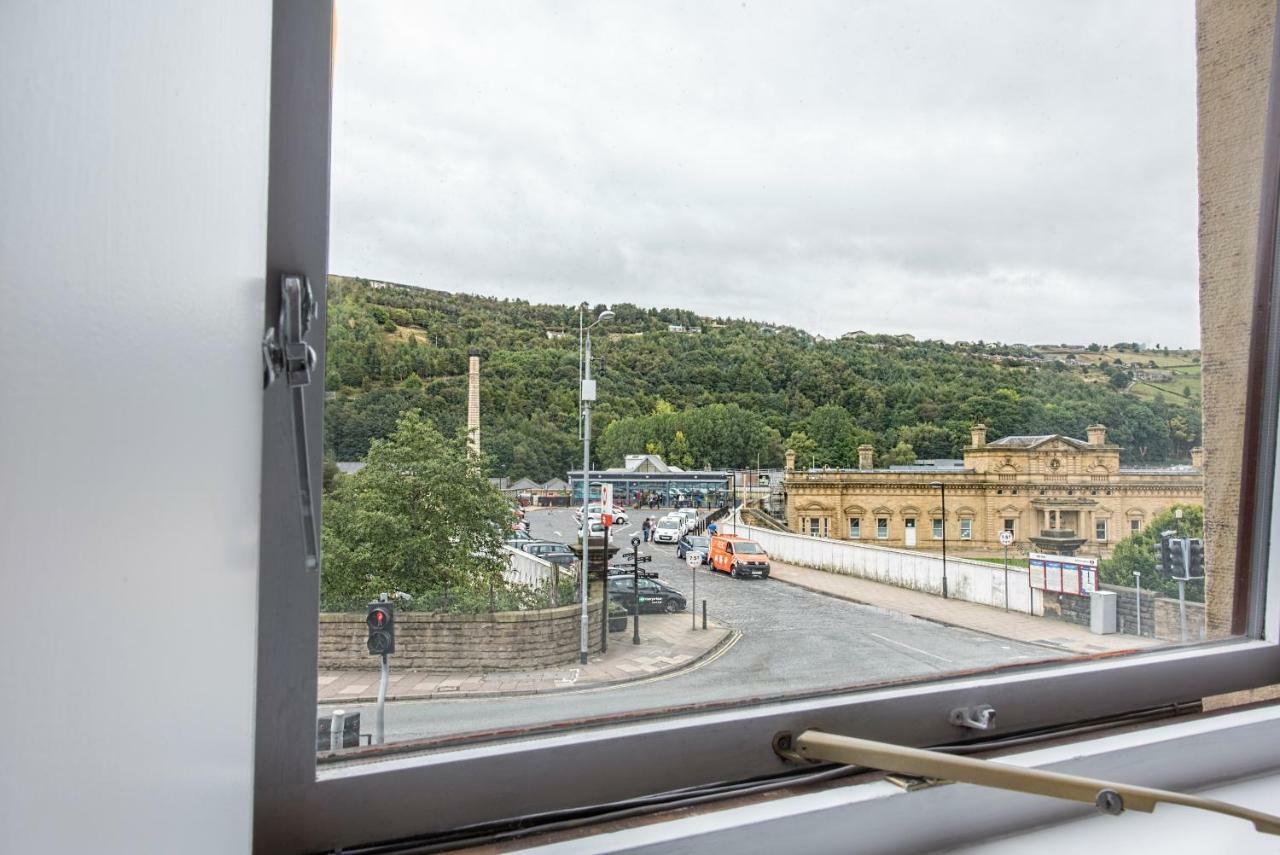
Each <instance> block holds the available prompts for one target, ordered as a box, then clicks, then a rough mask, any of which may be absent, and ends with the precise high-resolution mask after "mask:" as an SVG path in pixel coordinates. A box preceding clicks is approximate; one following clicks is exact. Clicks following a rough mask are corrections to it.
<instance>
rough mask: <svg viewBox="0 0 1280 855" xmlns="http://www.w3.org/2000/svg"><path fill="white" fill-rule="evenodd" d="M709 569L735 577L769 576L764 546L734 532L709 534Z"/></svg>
mask: <svg viewBox="0 0 1280 855" xmlns="http://www.w3.org/2000/svg"><path fill="white" fill-rule="evenodd" d="M710 563H711V569H713V570H719V571H720V572H721V573H728V574H729V575H730V576H732V577H734V578H735V579H750V578H760V579H768V578H769V554H768V553H767V552H765V551H764V547H762V546H761V545H760V544H758V543H756V542H755V541H754V540H750V539H748V538H745V537H738V536H737V535H736V534H715V535H712V536H711V561H710Z"/></svg>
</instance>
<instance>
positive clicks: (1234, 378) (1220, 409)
mask: <svg viewBox="0 0 1280 855" xmlns="http://www.w3.org/2000/svg"><path fill="white" fill-rule="evenodd" d="M1275 14H1276V5H1275V3H1274V2H1271V0H1199V2H1198V3H1197V4H1196V70H1197V100H1198V102H1199V128H1198V136H1199V144H1198V151H1199V164H1198V165H1199V169H1198V172H1199V185H1200V188H1199V189H1200V194H1199V195H1200V330H1201V338H1202V343H1201V352H1202V362H1201V371H1202V375H1203V383H1204V393H1203V401H1204V441H1205V446H1206V448H1208V449H1209V451H1210V453H1209V454H1208V456H1207V459H1206V461H1205V560H1206V562H1207V565H1206V570H1207V572H1206V575H1207V578H1206V580H1205V595H1206V601H1207V604H1208V622H1209V635H1210V637H1214V638H1220V637H1222V636H1225V635H1227V634H1229V633H1230V630H1231V606H1232V601H1233V599H1234V590H1233V588H1234V584H1235V561H1236V519H1237V518H1238V516H1239V511H1240V472H1241V468H1240V467H1241V460H1242V455H1241V452H1242V447H1243V440H1244V434H1243V430H1242V425H1243V417H1244V401H1245V393H1246V391H1247V388H1248V382H1247V377H1246V374H1247V362H1248V351H1247V348H1246V347H1245V343H1247V342H1248V341H1249V333H1250V326H1251V323H1252V320H1253V304H1252V301H1253V276H1254V263H1255V255H1256V251H1257V230H1258V207H1259V202H1260V199H1261V194H1262V149H1263V138H1264V136H1265V129H1266V128H1265V125H1266V117H1267V89H1268V86H1269V83H1270V80H1269V77H1270V74H1271V42H1272V32H1273V28H1274V25H1275Z"/></svg>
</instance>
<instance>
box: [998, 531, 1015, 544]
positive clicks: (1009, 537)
mask: <svg viewBox="0 0 1280 855" xmlns="http://www.w3.org/2000/svg"><path fill="white" fill-rule="evenodd" d="M1012 544H1013V532H1011V531H1009V530H1008V529H1005V530H1004V531H1002V532H1000V545H1001V546H1010V545H1012Z"/></svg>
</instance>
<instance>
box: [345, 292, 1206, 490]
mask: <svg viewBox="0 0 1280 855" xmlns="http://www.w3.org/2000/svg"><path fill="white" fill-rule="evenodd" d="M603 308H604V306H598V307H594V308H593V309H592V310H591V311H592V315H591V316H592V317H594V316H595V313H596V312H598V311H600V310H601V309H603ZM609 308H611V309H612V310H613V311H614V312H616V313H617V316H616V317H615V318H614V319H613V320H612V321H609V322H608V323H607V324H606V325H602V326H601V327H597V329H596V332H595V334H594V335H593V337H592V343H593V348H594V357H595V364H594V369H593V370H594V373H595V375H596V377H597V379H598V381H599V400H598V401H597V403H596V405H595V408H594V411H593V413H592V415H593V419H592V421H593V426H594V427H593V431H594V436H595V437H596V438H597V439H596V441H595V442H594V443H593V455H592V456H593V457H594V458H595V462H596V463H597V464H598V465H603V466H609V465H618V464H620V463H621V457H622V455H623V454H624V453H636V452H643V451H646V450H651V451H656V452H659V453H662V454H664V455H665V456H666V457H667V458H668V459H669V460H671V462H673V463H677V464H678V465H685V466H698V467H702V466H712V467H754V466H756V465H757V462H758V463H759V465H761V466H765V467H770V466H779V465H781V463H782V454H783V450H784V448H785V447H791V448H795V449H796V451H797V453H798V455H799V459H800V462H801V463H803V464H805V465H808V464H810V463H812V464H816V465H818V466H823V465H828V466H852V465H856V463H857V451H856V449H857V446H858V445H859V444H860V443H863V442H870V443H871V444H872V445H874V446H875V447H876V453H877V463H878V464H885V463H888V462H910V461H911V460H913V459H915V458H917V457H919V458H936V457H958V456H960V452H961V448H962V447H963V446H964V444H965V443H966V442H967V441H968V437H969V426H970V425H971V424H972V423H974V422H976V421H981V422H983V423H985V424H986V425H987V426H988V428H989V431H988V435H989V436H990V437H992V438H997V437H1000V436H1005V435H1008V434H1047V433H1062V434H1066V435H1069V436H1075V437H1084V434H1085V427H1086V426H1087V425H1089V424H1092V423H1094V422H1101V423H1102V424H1105V425H1107V427H1108V428H1109V433H1108V439H1109V440H1110V441H1112V442H1116V443H1118V444H1120V445H1121V446H1122V447H1123V449H1124V450H1123V452H1122V460H1123V461H1124V462H1125V463H1126V464H1128V465H1155V464H1161V463H1169V462H1185V461H1186V460H1187V459H1188V457H1189V452H1190V449H1191V447H1192V446H1194V445H1196V444H1198V443H1199V441H1200V408H1199V401H1198V400H1176V401H1175V400H1166V399H1165V397H1164V396H1162V395H1160V394H1156V395H1155V396H1154V397H1153V398H1147V399H1145V400H1144V399H1142V398H1139V397H1138V396H1137V395H1134V394H1132V393H1126V392H1124V391H1121V390H1120V389H1117V388H1116V387H1115V385H1114V384H1110V383H1105V382H1093V379H1096V378H1092V379H1091V378H1090V376H1089V375H1088V370H1089V369H1088V367H1087V366H1086V367H1077V366H1071V365H1067V364H1064V363H1063V362H1062V361H1060V360H1054V359H1052V358H1049V357H1046V356H1045V355H1044V354H1042V353H1040V352H1039V351H1037V350H1035V349H1033V348H1030V347H1026V346H1022V345H1001V344H991V343H985V342H977V343H946V342H941V341H916V340H915V339H913V338H912V337H911V336H909V335H904V336H885V335H867V334H850V335H847V336H844V337H843V338H841V339H839V340H834V341H828V340H823V339H821V338H819V337H815V336H812V335H810V334H808V333H806V332H804V331H802V330H798V329H794V328H791V327H786V326H775V325H772V324H770V323H769V322H768V320H769V319H767V318H762V319H756V320H745V319H731V318H705V317H699V316H696V315H694V314H693V313H691V312H688V311H684V310H680V309H642V308H639V307H637V306H633V305H629V304H625V303H622V304H613V305H611V306H609ZM856 323H857V319H856V318H855V319H850V324H851V325H853V324H856ZM673 325H678V326H682V327H685V328H686V329H687V328H689V327H698V328H700V329H701V332H697V333H695V332H688V331H686V332H671V331H669V328H670V327H671V326H673ZM577 329H578V311H577V308H576V307H570V306H549V305H532V304H529V303H527V302H524V301H521V300H505V299H493V298H487V297H478V296H473V295H468V294H450V293H445V292H440V291H429V290H425V289H418V288H410V287H406V286H395V285H383V284H381V283H372V284H371V283H369V282H367V281H365V280H360V279H351V278H345V277H333V278H332V279H331V282H330V291H329V302H328V365H327V372H326V377H325V383H326V388H327V389H328V390H329V391H330V392H332V393H333V394H332V395H331V396H330V400H328V401H327V403H326V410H325V428H326V430H325V447H326V449H327V450H328V451H330V452H331V453H333V454H334V455H336V456H337V458H338V459H339V460H358V459H360V458H361V457H362V456H363V455H364V454H365V452H366V451H367V450H368V446H369V440H370V439H371V438H373V437H380V436H386V435H388V434H390V433H391V432H392V431H393V430H394V428H395V422H396V419H397V417H398V416H399V415H400V413H401V412H403V411H404V410H406V409H410V408H414V407H416V408H419V409H421V411H422V412H423V414H424V415H426V416H427V417H428V418H430V419H431V420H432V421H433V422H434V423H435V424H436V426H437V427H438V428H439V429H440V430H441V431H443V432H444V433H446V434H451V433H454V432H456V431H458V430H459V429H461V428H462V427H463V425H464V424H465V420H466V370H467V356H468V353H469V351H470V350H472V349H476V350H478V351H479V352H480V354H481V356H482V365H481V436H482V446H483V449H484V452H485V455H486V458H487V460H488V465H489V467H490V470H491V474H493V475H506V476H510V477H513V478H520V477H526V476H527V477H530V478H533V479H534V480H537V481H544V480H546V479H548V478H551V477H553V476H561V477H563V476H564V473H565V472H566V471H567V470H568V469H571V468H578V467H580V466H581V453H582V452H581V445H580V443H579V440H578V426H577V394H578V392H577V379H578V337H577ZM548 332H551V333H552V336H553V337H549V336H548ZM557 333H563V336H562V337H554V336H555V335H556V334H557ZM1197 391H1198V390H1197Z"/></svg>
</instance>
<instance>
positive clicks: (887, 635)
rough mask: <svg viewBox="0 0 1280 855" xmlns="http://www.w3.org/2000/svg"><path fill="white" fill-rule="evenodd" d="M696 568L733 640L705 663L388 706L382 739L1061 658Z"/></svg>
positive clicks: (644, 550) (547, 519) (685, 582)
mask: <svg viewBox="0 0 1280 855" xmlns="http://www.w3.org/2000/svg"><path fill="white" fill-rule="evenodd" d="M649 513H650V514H651V515H655V516H657V515H659V514H660V512H649ZM528 519H529V522H530V527H531V529H532V533H533V535H534V536H535V537H539V538H546V539H549V540H557V541H571V540H572V539H573V536H574V534H575V532H576V524H575V523H574V521H573V516H572V513H571V512H570V511H567V510H547V511H533V512H530V513H529V515H528ZM643 519H644V517H643V516H641V515H640V512H637V516H636V517H635V519H634V520H628V525H627V526H623V527H615V528H614V530H613V532H612V535H613V536H614V538H615V540H617V539H621V540H622V541H623V543H624V544H625V543H626V541H628V540H630V538H631V536H632V535H633V534H636V533H637V532H639V530H640V523H641V522H642V521H643ZM641 554H642V555H643V554H652V555H653V556H654V558H653V561H652V562H651V563H650V564H649V565H648V566H647V569H651V570H657V571H658V574H659V578H660V579H661V580H662V581H664V582H666V583H667V584H670V585H672V586H673V587H675V588H678V589H679V590H680V591H682V592H684V593H685V594H686V596H688V595H690V594H691V592H692V574H693V572H694V571H692V570H690V568H689V567H688V566H687V565H686V564H685V563H684V562H683V561H678V560H677V559H676V557H675V547H674V546H668V545H665V544H653V543H650V544H642V546H641ZM696 572H697V589H698V600H699V601H701V600H703V599H705V600H706V601H707V610H708V614H709V615H710V616H711V617H713V618H715V619H717V620H720V621H722V622H724V623H727V624H729V625H730V626H732V627H734V628H736V629H738V630H739V631H740V632H741V633H742V637H741V638H740V639H739V640H738V642H737V643H736V644H734V645H733V646H732V647H731V648H729V649H728V651H727V652H725V653H724V654H723V655H721V656H719V657H718V658H716V659H714V660H713V661H710V662H708V663H707V664H705V665H704V666H702V667H700V668H697V669H694V670H692V671H688V672H685V673H682V674H678V675H675V676H672V677H668V678H665V679H658V680H655V681H652V682H639V683H635V684H623V685H621V686H616V687H612V688H607V689H596V690H584V691H579V692H566V693H560V694H552V695H538V696H521V697H512V698H496V699H495V698H486V699H483V700H480V699H477V700H467V699H457V700H454V699H447V700H429V701H403V702H397V703H391V704H388V706H387V712H386V728H387V740H388V741H389V742H390V741H396V740H402V739H416V738H424V737H435V736H441V735H446V734H454V733H463V732H471V731H484V730H490V729H496V728H510V727H519V726H527V725H535V724H547V723H551V722H557V721H566V720H572V719H580V718H584V717H590V716H596V715H606V714H614V713H620V712H633V711H641V710H659V709H662V708H666V707H671V706H678V705H684V704H692V703H704V702H714V701H726V700H733V699H738V698H749V697H753V696H754V697H758V696H764V695H775V694H780V693H789V692H804V691H812V690H820V689H829V688H835V687H840V686H852V685H860V684H868V683H876V682H880V681H884V680H898V679H903V678H911V677H920V678H927V677H933V676H938V675H941V674H946V673H949V672H956V671H963V670H968V669H972V668H981V667H991V666H995V665H1004V664H1009V663H1019V662H1031V661H1036V660H1045V659H1053V658H1058V657H1059V656H1061V655H1062V654H1061V653H1056V652H1054V651H1052V650H1048V649H1046V648H1044V647H1039V646H1036V645H1030V644H1022V643H1019V642H1016V641H1010V640H1007V639H1001V638H995V637H993V636H989V635H984V634H982V633H978V632H973V631H970V630H966V629H959V628H955V627H949V626H943V625H940V624H935V623H930V622H928V621H922V620H919V619H916V618H913V617H910V616H909V615H903V614H898V613H896V612H891V611H888V610H885V609H879V608H875V607H873V606H866V605H861V604H858V603H851V602H848V601H845V600H839V599H835V598H833V597H828V596H825V595H822V594H817V593H813V592H811V591H807V590H804V589H802V588H796V587H794V586H791V585H788V584H786V583H784V582H779V581H776V580H773V579H769V580H739V579H733V578H730V577H728V576H725V575H723V574H720V573H715V572H713V571H711V570H709V569H708V568H706V567H703V568H701V569H699V570H698V571H696ZM699 607H700V606H699ZM641 626H642V627H643V619H642V621H641ZM351 708H355V709H362V710H363V711H364V712H365V717H367V718H369V719H370V720H372V709H371V708H369V707H367V706H366V707H358V706H356V707H349V709H351Z"/></svg>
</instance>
